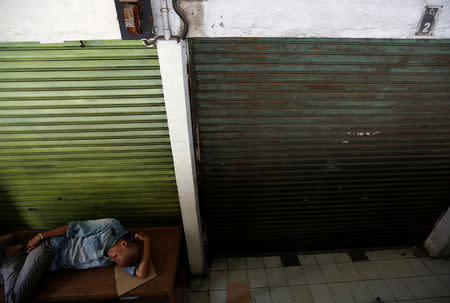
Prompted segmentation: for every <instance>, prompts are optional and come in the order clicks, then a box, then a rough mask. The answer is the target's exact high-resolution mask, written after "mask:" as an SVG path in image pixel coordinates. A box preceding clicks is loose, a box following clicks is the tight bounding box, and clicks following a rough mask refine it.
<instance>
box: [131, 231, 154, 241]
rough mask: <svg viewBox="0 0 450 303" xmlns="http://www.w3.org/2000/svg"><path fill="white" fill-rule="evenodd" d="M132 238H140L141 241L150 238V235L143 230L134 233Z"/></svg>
mask: <svg viewBox="0 0 450 303" xmlns="http://www.w3.org/2000/svg"><path fill="white" fill-rule="evenodd" d="M134 238H135V239H138V240H141V241H144V240H149V239H150V237H149V236H148V235H146V234H144V233H143V232H138V233H137V234H135V235H134Z"/></svg>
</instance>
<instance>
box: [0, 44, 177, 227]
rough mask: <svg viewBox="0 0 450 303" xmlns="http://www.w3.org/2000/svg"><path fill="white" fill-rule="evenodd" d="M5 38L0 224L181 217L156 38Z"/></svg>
mask: <svg viewBox="0 0 450 303" xmlns="http://www.w3.org/2000/svg"><path fill="white" fill-rule="evenodd" d="M85 44H86V47H85V48H81V47H79V43H72V42H71V43H64V44H48V45H40V44H39V43H3V44H0V191H1V192H0V199H1V201H0V203H1V204H0V214H1V215H0V222H1V230H2V231H4V230H5V229H6V230H10V229H17V228H49V227H53V226H56V225H59V224H63V223H65V222H67V221H70V220H79V219H92V218H99V217H115V218H118V219H120V220H121V221H122V223H123V224H125V225H128V226H151V225H155V224H176V223H180V209H179V202H178V194H177V188H176V183H175V176H174V168H173V161H172V153H171V147H170V142H169V133H168V128H167V120H166V112H165V106H164V99H163V91H162V85H161V76H160V71H159V63H158V57H157V50H156V48H153V49H149V48H146V47H144V46H143V45H142V43H141V42H140V41H138V42H136V41H88V42H85Z"/></svg>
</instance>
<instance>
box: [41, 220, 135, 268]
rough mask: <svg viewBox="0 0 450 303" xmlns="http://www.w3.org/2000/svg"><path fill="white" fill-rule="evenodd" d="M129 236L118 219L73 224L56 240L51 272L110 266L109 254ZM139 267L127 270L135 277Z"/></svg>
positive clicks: (55, 238) (54, 238) (54, 240)
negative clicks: (63, 269)
mask: <svg viewBox="0 0 450 303" xmlns="http://www.w3.org/2000/svg"><path fill="white" fill-rule="evenodd" d="M127 235H128V232H127V231H126V230H125V229H124V228H123V226H122V225H121V224H120V223H119V221H118V220H116V219H99V220H87V221H73V222H70V223H69V227H68V229H67V233H66V235H64V236H58V237H53V238H52V245H53V249H54V251H55V258H54V259H53V261H52V263H51V264H50V267H49V270H58V269H62V268H75V269H86V268H93V267H104V266H110V265H113V264H114V263H112V262H111V260H110V259H109V257H108V255H107V253H108V251H109V250H110V248H111V247H113V246H114V244H116V243H117V241H118V240H119V239H120V238H121V237H125V238H126V236H127ZM136 268H137V265H135V266H131V267H126V268H125V269H126V270H127V271H128V272H129V273H130V275H132V276H133V275H134V273H135V271H136Z"/></svg>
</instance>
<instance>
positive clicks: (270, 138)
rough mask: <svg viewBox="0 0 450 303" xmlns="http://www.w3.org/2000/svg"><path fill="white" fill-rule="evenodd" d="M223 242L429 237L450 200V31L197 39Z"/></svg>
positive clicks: (214, 229) (208, 158)
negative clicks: (442, 36) (419, 35)
mask: <svg viewBox="0 0 450 303" xmlns="http://www.w3.org/2000/svg"><path fill="white" fill-rule="evenodd" d="M190 51H191V64H190V72H191V77H192V79H191V86H192V89H193V96H192V103H193V116H194V121H195V123H196V127H197V128H198V138H197V140H198V141H199V147H198V148H197V152H198V155H197V156H198V158H199V159H200V161H199V163H198V165H199V180H200V203H201V210H202V214H203V216H204V217H205V221H206V230H207V232H208V241H209V243H210V244H211V248H212V249H217V250H221V251H225V250H231V251H244V250H246V251H250V250H259V251H261V250H266V251H270V250H272V251H273V250H283V249H284V250H303V249H320V248H343V247H363V246H383V245H400V244H413V243H414V244H417V243H419V244H420V243H422V242H423V240H424V239H425V237H426V235H427V233H428V232H430V230H431V227H432V225H433V224H434V222H435V220H436V219H437V218H438V217H439V215H440V213H441V212H442V211H443V210H445V209H446V207H447V206H448V204H449V194H450V173H449V171H450V170H449V169H450V140H449V139H450V41H449V40H428V41H425V40H381V39H193V40H191V41H190Z"/></svg>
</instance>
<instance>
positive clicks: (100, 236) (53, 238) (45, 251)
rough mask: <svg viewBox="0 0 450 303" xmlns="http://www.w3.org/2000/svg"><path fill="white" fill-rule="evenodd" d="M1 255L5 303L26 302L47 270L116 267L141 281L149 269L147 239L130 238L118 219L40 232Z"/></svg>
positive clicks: (0, 279) (0, 275)
mask: <svg viewBox="0 0 450 303" xmlns="http://www.w3.org/2000/svg"><path fill="white" fill-rule="evenodd" d="M11 238H12V236H11V235H6V236H3V237H0V242H1V241H2V240H4V242H8V241H10V240H11ZM135 240H138V241H139V242H140V243H138V241H135ZM142 243H143V244H142ZM0 244H1V243H0ZM25 251H26V253H25ZM3 255H4V256H5V257H4V258H2V257H3ZM0 256H2V257H0V285H1V284H4V288H5V298H6V302H7V303H22V302H27V301H28V300H30V298H31V297H32V295H33V292H34V291H35V290H36V287H37V286H38V283H39V282H40V280H41V278H42V276H43V275H44V274H45V273H46V272H47V270H50V271H54V270H58V269H64V268H75V269H87V268H93V267H103V266H110V265H113V264H114V263H116V264H117V265H118V266H121V267H125V269H126V270H127V271H128V272H129V273H130V275H132V276H134V275H136V276H138V277H140V278H145V277H146V276H147V274H148V272H149V267H150V239H149V237H148V236H146V235H145V234H144V233H137V234H136V235H134V237H133V236H132V235H130V234H129V233H128V232H127V231H126V230H125V229H124V228H123V226H122V225H121V224H120V223H119V221H118V220H116V219H99V220H88V221H74V222H70V223H69V224H68V225H64V226H61V227H58V228H56V229H52V230H48V231H45V232H42V233H38V234H36V235H35V236H34V237H33V238H32V239H31V240H29V241H28V243H27V246H26V248H25V249H24V247H23V246H20V245H16V246H12V247H9V248H7V249H5V250H4V251H2V252H0Z"/></svg>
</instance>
